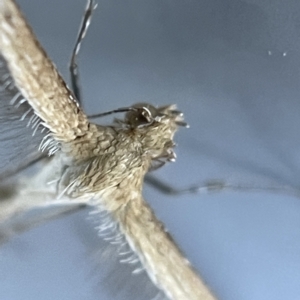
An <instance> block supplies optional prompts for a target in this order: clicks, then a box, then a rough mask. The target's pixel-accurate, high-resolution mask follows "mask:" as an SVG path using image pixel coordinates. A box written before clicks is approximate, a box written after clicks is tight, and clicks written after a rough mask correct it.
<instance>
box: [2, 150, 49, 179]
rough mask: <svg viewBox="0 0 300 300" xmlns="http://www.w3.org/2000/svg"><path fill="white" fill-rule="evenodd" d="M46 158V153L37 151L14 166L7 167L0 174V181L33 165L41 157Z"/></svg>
mask: <svg viewBox="0 0 300 300" xmlns="http://www.w3.org/2000/svg"><path fill="white" fill-rule="evenodd" d="M45 158H48V156H47V154H46V153H44V152H38V153H37V154H36V156H35V157H34V158H29V159H25V160H24V161H23V162H22V163H20V164H18V165H17V166H16V167H13V168H11V169H9V170H8V171H5V172H3V173H1V174H0V182H2V181H5V180H6V179H9V178H11V177H13V176H15V175H16V174H18V173H19V172H21V171H23V170H26V169H27V168H29V167H31V166H33V165H34V164H36V163H38V162H40V161H41V160H42V159H45Z"/></svg>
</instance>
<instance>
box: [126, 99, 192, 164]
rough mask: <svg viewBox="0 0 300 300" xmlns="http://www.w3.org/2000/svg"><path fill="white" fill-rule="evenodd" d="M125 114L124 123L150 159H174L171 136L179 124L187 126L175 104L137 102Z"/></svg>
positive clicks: (173, 144)
mask: <svg viewBox="0 0 300 300" xmlns="http://www.w3.org/2000/svg"><path fill="white" fill-rule="evenodd" d="M132 108H133V109H132V110H131V111H129V112H127V113H126V115H125V119H124V121H123V122H124V123H125V124H126V125H127V126H128V127H129V128H131V129H132V130H133V131H134V132H135V133H136V134H137V136H138V137H137V138H138V139H140V142H141V143H142V145H143V148H144V150H145V152H146V153H147V154H149V155H150V157H151V159H152V160H154V161H155V160H158V161H161V160H165V161H174V160H175V158H176V156H175V153H174V151H173V148H174V146H175V143H174V141H173V137H174V134H175V132H176V131H177V129H178V127H179V126H184V127H187V124H186V123H185V122H184V119H183V114H182V112H180V111H178V110H177V109H176V105H167V106H162V107H154V106H153V105H150V104H148V103H137V104H135V105H133V106H132Z"/></svg>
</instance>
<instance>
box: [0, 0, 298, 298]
mask: <svg viewBox="0 0 300 300" xmlns="http://www.w3.org/2000/svg"><path fill="white" fill-rule="evenodd" d="M19 4H20V6H21V7H22V9H23V11H24V12H25V14H26V16H27V17H28V20H29V22H30V24H31V25H32V27H33V28H34V31H35V32H36V34H37V36H38V38H39V39H40V41H41V42H42V44H43V45H44V47H45V49H46V50H47V52H48V53H49V55H50V56H51V57H52V58H53V60H54V62H55V63H56V64H57V66H58V68H59V69H60V71H61V72H62V73H63V75H64V77H65V78H66V79H67V78H68V71H67V65H68V61H69V58H70V53H71V50H72V47H73V44H74V41H75V37H76V34H77V28H78V26H79V23H80V19H81V16H82V12H83V9H84V7H85V1H79V0H77V1H75V0H65V1H58V0H52V1H38V0H22V1H19ZM299 39H300V2H299V1H294V0H288V1H287V0H276V1H274V0H272V1H270V0H248V1H239V0H199V1H196V0H185V1H183V0H173V1H171V0H122V1H121V0H109V1H108V0H101V1H100V0H99V1H98V9H97V10H96V12H95V14H94V18H93V21H92V25H91V28H90V30H89V32H88V35H87V38H86V40H85V42H84V45H83V46H82V52H81V55H80V62H79V63H80V72H81V73H80V74H81V80H82V89H83V90H82V92H83V96H84V107H85V109H86V111H87V112H88V113H95V112H101V111H107V110H111V109H115V108H118V107H124V106H128V105H130V104H133V103H136V102H150V103H152V104H155V105H164V104H169V103H176V104H178V107H179V109H180V110H182V111H183V112H184V114H185V117H186V120H187V122H188V123H189V124H190V129H180V131H179V133H178V135H177V136H176V141H177V143H178V147H177V149H176V152H177V155H178V160H177V162H176V163H175V164H170V165H168V166H166V167H164V168H162V169H161V170H159V171H157V172H156V175H157V177H158V178H160V179H161V180H163V181H164V182H167V183H170V184H172V185H174V186H175V187H182V188H184V187H186V186H189V185H193V184H198V183H200V184H201V183H203V182H205V181H206V180H210V179H222V180H226V181H227V182H231V183H233V184H244V185H247V186H249V187H253V186H255V187H258V188H260V187H266V186H272V187H278V186H286V187H291V188H294V189H297V188H299V174H300V155H299V150H300V143H299V128H300V121H299V114H300V84H299V83H300V40H299ZM108 121H109V120H108ZM108 121H107V122H108ZM144 194H145V197H146V199H148V200H149V202H150V203H151V205H152V206H153V208H154V209H155V211H156V213H157V215H158V216H159V218H160V219H161V220H162V221H163V222H164V223H165V224H166V226H167V228H168V229H169V231H170V232H171V233H172V235H173V236H174V238H175V240H176V241H177V242H178V244H179V245H180V247H181V248H182V249H183V251H184V252H185V253H186V256H187V257H188V259H189V260H190V261H191V262H192V264H193V265H194V266H195V268H196V269H197V270H198V271H199V272H200V273H201V274H202V276H203V277H204V278H205V280H206V282H207V283H208V285H209V286H210V287H211V289H212V290H213V291H214V292H215V294H216V295H217V296H218V298H219V299H221V300H269V299H270V300H281V299H291V300H293V299H295V300H296V299H299V295H300V285H299V281H300V254H299V253H300V199H299V198H297V197H293V196H288V195H285V194H280V193H278V192H275V193H269V192H261V191H260V192H258V191H244V192H234V191H222V192H220V193H210V194H192V195H182V196H167V195H163V194H161V193H159V192H158V191H156V190H155V189H153V188H152V187H149V186H146V187H145V191H144ZM87 215H88V212H87V211H83V212H80V213H77V214H75V215H73V216H68V217H65V218H63V219H60V220H56V221H53V222H51V223H48V224H46V225H43V226H41V227H38V228H35V229H33V230H31V231H29V232H26V233H24V234H22V235H20V236H18V237H15V238H14V239H12V240H11V241H10V242H9V243H7V244H5V245H4V246H2V248H1V249H0V299H4V300H18V299H22V300H27V299H28V300H29V299H30V300H33V299H57V300H64V299H72V300H79V299H85V300H87V299H93V300H96V299H133V295H134V297H136V298H134V299H141V300H143V299H150V298H149V295H150V294H151V295H152V296H151V297H154V296H155V291H153V290H151V287H150V288H149V289H150V290H151V291H150V292H149V293H148V292H146V291H145V288H144V286H148V283H147V278H146V276H145V275H143V274H142V275H139V276H140V277H139V276H134V275H131V270H130V269H129V270H125V269H126V266H125V267H124V266H119V264H118V262H116V263H115V262H113V261H115V260H117V258H115V257H114V253H113V251H112V252H110V251H109V250H107V249H106V248H105V249H106V250H105V251H106V252H105V251H104V250H102V249H104V246H103V241H100V238H98V237H97V232H96V230H94V228H93V227H94V226H95V224H94V223H92V222H89V221H88V220H87V219H86V217H87ZM99 252H101V253H99ZM104 252H105V253H104ZM102 263H103V264H102ZM110 264H111V265H112V267H111V266H110ZM108 265H109V266H108ZM104 266H105V267H104ZM119 267H120V270H121V269H122V272H121V273H122V274H123V275H122V276H121V277H120V276H119V273H120V271H118V268H119ZM123 269H124V270H123ZM127 281H128V284H127ZM144 284H145V285H144ZM126 286H127V287H128V286H130V288H126Z"/></svg>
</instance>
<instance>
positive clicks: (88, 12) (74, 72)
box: [69, 0, 97, 104]
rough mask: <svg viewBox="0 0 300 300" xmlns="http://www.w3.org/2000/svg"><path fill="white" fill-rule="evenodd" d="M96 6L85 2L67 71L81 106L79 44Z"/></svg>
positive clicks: (89, 1) (90, 2) (91, 2)
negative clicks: (78, 61)
mask: <svg viewBox="0 0 300 300" xmlns="http://www.w3.org/2000/svg"><path fill="white" fill-rule="evenodd" d="M96 7H97V5H96V4H95V2H94V1H93V0H88V1H87V6H86V9H85V12H84V15H83V18H82V21H81V24H80V27H79V31H78V36H77V39H76V43H75V46H74V48H73V51H72V56H71V60H70V65H69V70H70V75H71V85H72V89H73V92H74V94H75V96H76V98H77V101H78V102H79V103H80V104H82V99H81V91H80V82H79V81H80V80H79V71H78V65H77V56H78V54H79V50H80V46H81V43H82V41H83V39H84V37H85V35H86V33H87V30H88V28H89V26H90V23H91V20H92V14H93V11H94V10H95V9H96Z"/></svg>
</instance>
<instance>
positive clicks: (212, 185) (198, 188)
mask: <svg viewBox="0 0 300 300" xmlns="http://www.w3.org/2000/svg"><path fill="white" fill-rule="evenodd" d="M145 182H146V183H147V184H149V185H151V186H152V187H154V188H155V189H157V190H158V191H160V192H161V193H163V194H168V195H182V194H201V193H205V194H207V193H218V192H221V191H224V190H231V191H242V192H248V191H252V192H258V191H262V192H269V193H279V194H285V195H290V196H296V197H299V196H300V191H299V189H297V188H293V187H287V186H280V185H270V186H257V185H254V184H253V185H251V184H249V185H247V184H231V183H228V182H226V181H224V180H220V179H212V180H207V181H204V182H203V183H201V184H196V185H191V186H188V187H186V188H176V187H174V186H172V185H170V184H168V183H165V182H163V181H161V180H160V179H157V178H156V177H154V176H152V175H149V174H147V175H146V177H145Z"/></svg>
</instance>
